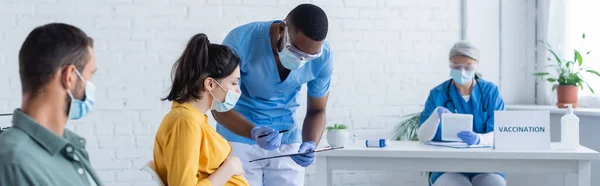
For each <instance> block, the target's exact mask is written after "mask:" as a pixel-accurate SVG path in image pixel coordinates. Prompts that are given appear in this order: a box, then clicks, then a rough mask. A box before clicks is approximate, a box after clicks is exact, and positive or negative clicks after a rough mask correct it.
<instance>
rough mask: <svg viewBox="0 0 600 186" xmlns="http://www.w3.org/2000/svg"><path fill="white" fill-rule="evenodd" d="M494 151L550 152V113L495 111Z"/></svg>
mask: <svg viewBox="0 0 600 186" xmlns="http://www.w3.org/2000/svg"><path fill="white" fill-rule="evenodd" d="M494 149H501V150H550V112H548V111H495V112H494Z"/></svg>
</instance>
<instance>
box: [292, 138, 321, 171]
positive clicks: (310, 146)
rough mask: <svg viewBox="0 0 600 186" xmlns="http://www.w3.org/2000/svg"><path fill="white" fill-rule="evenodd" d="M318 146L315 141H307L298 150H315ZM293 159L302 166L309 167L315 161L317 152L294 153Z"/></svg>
mask: <svg viewBox="0 0 600 186" xmlns="http://www.w3.org/2000/svg"><path fill="white" fill-rule="evenodd" d="M316 147H317V145H316V144H315V142H312V141H307V142H304V143H302V145H300V149H299V150H298V152H310V151H314V150H315V148H316ZM292 160H294V161H295V162H296V163H297V164H298V165H300V166H302V167H308V166H309V165H310V164H312V162H313V161H315V152H310V153H306V154H300V155H294V156H292Z"/></svg>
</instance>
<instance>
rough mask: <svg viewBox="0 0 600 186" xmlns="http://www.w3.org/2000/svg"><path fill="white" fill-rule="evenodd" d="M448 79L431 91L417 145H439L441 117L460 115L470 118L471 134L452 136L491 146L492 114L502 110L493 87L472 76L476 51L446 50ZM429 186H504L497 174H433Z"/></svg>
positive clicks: (463, 45) (460, 46)
mask: <svg viewBox="0 0 600 186" xmlns="http://www.w3.org/2000/svg"><path fill="white" fill-rule="evenodd" d="M449 59H450V76H451V77H452V78H451V79H449V80H447V81H445V82H443V83H442V84H440V85H438V86H436V87H435V88H433V89H431V91H430V92H429V97H428V98H427V101H426V102H425V109H424V110H423V112H422V113H421V120H420V122H419V129H418V130H417V135H418V137H419V140H420V141H423V142H426V141H442V137H441V136H442V126H441V125H442V124H441V118H442V117H441V115H442V114H444V113H450V114H451V113H460V114H472V115H473V132H471V131H462V132H459V133H458V134H456V135H457V136H458V137H459V138H460V139H461V140H462V141H463V142H465V143H467V144H469V145H473V144H486V145H493V144H494V141H493V140H494V111H496V110H504V101H503V100H502V97H501V96H500V90H499V88H498V86H497V85H495V84H494V83H492V82H489V81H486V80H484V79H482V78H481V77H479V76H478V75H476V73H475V72H476V70H477V66H478V64H479V50H477V48H475V46H473V44H471V43H470V42H468V41H459V42H457V43H456V44H454V46H453V47H452V49H450V55H449ZM430 184H432V185H433V186H471V185H472V186H484V185H485V186H505V185H506V181H505V179H504V175H502V174H500V173H443V172H433V173H431V176H430Z"/></svg>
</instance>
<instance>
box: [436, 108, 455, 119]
mask: <svg viewBox="0 0 600 186" xmlns="http://www.w3.org/2000/svg"><path fill="white" fill-rule="evenodd" d="M444 113H452V112H450V110H448V109H447V108H446V107H437V115H438V117H439V118H440V119H442V114H444Z"/></svg>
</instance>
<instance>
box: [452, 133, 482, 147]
mask: <svg viewBox="0 0 600 186" xmlns="http://www.w3.org/2000/svg"><path fill="white" fill-rule="evenodd" d="M457 136H458V138H460V139H461V140H462V141H463V142H465V143H466V144H467V145H477V144H479V141H480V139H479V135H477V133H474V132H471V131H462V132H459V133H458V134H457Z"/></svg>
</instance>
